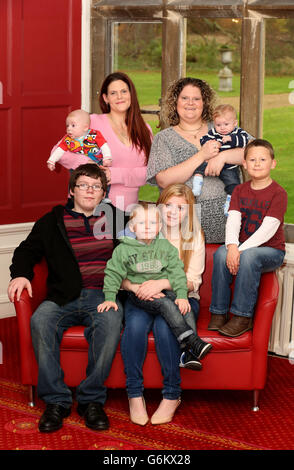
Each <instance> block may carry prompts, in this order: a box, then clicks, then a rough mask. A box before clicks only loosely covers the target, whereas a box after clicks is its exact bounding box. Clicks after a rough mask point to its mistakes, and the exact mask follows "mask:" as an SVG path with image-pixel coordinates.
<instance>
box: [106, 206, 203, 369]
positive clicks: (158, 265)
mask: <svg viewBox="0 0 294 470" xmlns="http://www.w3.org/2000/svg"><path fill="white" fill-rule="evenodd" d="M160 229H161V217H160V212H159V209H158V208H157V207H156V206H155V205H154V204H147V203H140V204H137V205H136V206H135V207H134V209H133V210H132V212H131V214H130V220H129V230H130V232H132V233H133V234H134V236H135V238H133V237H130V236H124V237H122V238H121V239H120V241H121V243H120V244H119V245H118V246H117V247H116V248H115V250H114V251H113V254H112V258H111V259H110V260H109V261H108V263H107V266H106V268H105V276H104V287H103V292H104V295H105V301H104V302H103V303H102V304H100V305H98V307H97V310H98V312H103V311H105V310H106V311H108V310H109V309H110V308H114V309H115V310H117V304H116V295H117V293H118V291H119V289H120V287H121V283H122V281H123V280H124V279H128V280H129V281H131V282H132V283H134V284H138V285H139V284H141V283H143V282H144V281H148V280H158V279H168V280H169V282H170V284H171V287H172V289H173V290H172V291H168V290H164V291H163V293H162V296H159V297H158V298H155V297H154V298H153V299H152V300H142V299H139V298H138V297H137V296H136V295H135V294H134V293H133V292H129V297H130V300H131V301H132V302H133V303H134V304H135V305H136V306H137V307H139V308H142V309H143V310H146V311H148V312H150V313H151V314H153V315H162V316H163V318H164V319H165V321H166V322H167V324H168V325H169V327H170V328H171V330H172V332H173V333H174V335H175V336H176V338H177V340H178V341H179V343H180V346H181V348H182V349H184V350H185V351H189V352H190V354H189V355H188V356H187V357H189V364H187V365H185V364H181V366H182V367H185V366H186V367H187V368H191V369H195V370H196V369H198V368H199V367H198V365H199V362H198V361H197V360H195V361H193V356H194V357H195V359H201V358H203V357H204V356H205V355H206V354H207V353H208V351H209V350H210V349H211V347H212V346H211V344H209V343H206V342H204V341H202V340H201V339H200V338H199V336H197V335H196V334H195V333H194V331H193V330H192V329H191V327H190V326H188V324H187V323H186V321H185V319H184V315H185V314H186V313H187V312H188V311H190V309H191V307H190V304H189V301H188V297H187V278H186V274H185V271H184V265H183V262H182V261H181V260H180V258H179V254H178V250H177V249H176V248H175V247H174V246H173V245H172V244H171V243H170V242H169V241H168V240H167V239H166V238H164V237H163V236H162V235H161V234H160ZM191 354H192V358H191Z"/></svg>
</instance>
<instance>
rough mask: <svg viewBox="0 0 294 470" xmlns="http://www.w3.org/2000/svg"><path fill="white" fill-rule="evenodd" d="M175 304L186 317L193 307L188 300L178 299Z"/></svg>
mask: <svg viewBox="0 0 294 470" xmlns="http://www.w3.org/2000/svg"><path fill="white" fill-rule="evenodd" d="M175 304H176V305H177V306H178V307H179V310H180V312H181V314H182V315H186V313H188V312H190V310H191V305H190V303H189V300H187V299H176V300H175Z"/></svg>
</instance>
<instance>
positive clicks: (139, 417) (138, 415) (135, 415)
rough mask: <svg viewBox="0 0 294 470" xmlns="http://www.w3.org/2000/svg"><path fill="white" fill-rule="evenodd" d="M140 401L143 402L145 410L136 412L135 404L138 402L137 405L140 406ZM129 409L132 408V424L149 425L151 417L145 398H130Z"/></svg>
mask: <svg viewBox="0 0 294 470" xmlns="http://www.w3.org/2000/svg"><path fill="white" fill-rule="evenodd" d="M139 401H142V404H143V410H140V411H136V410H134V408H135V407H134V404H136V402H137V405H138V404H139V403H138V402H139ZM132 404H133V406H132ZM129 408H130V420H131V421H132V423H134V424H139V425H140V426H145V425H146V424H147V423H148V421H149V416H148V414H147V411H146V403H145V400H144V397H135V398H129Z"/></svg>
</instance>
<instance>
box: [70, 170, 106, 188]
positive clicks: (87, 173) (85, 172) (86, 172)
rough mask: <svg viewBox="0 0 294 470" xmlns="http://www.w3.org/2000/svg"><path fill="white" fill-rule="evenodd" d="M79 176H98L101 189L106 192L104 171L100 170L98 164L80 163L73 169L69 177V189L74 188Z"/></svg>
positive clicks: (96, 177) (95, 177)
mask: <svg viewBox="0 0 294 470" xmlns="http://www.w3.org/2000/svg"><path fill="white" fill-rule="evenodd" d="M80 176H89V178H94V179H96V180H97V179H98V178H100V181H101V184H102V188H103V191H104V192H106V189H107V179H106V175H105V172H104V171H103V170H101V168H99V166H98V165H95V163H85V164H84V165H80V166H78V167H77V168H76V169H75V170H73V172H72V174H71V175H70V179H69V189H70V190H71V191H73V190H74V188H75V185H76V183H77V180H78V178H79V177H80Z"/></svg>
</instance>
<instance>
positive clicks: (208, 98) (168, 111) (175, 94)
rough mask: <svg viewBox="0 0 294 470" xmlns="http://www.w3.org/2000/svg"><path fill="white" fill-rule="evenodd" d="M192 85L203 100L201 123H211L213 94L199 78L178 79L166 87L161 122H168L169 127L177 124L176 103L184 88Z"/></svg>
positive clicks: (208, 86)
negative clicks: (197, 89)
mask: <svg viewBox="0 0 294 470" xmlns="http://www.w3.org/2000/svg"><path fill="white" fill-rule="evenodd" d="M187 85H192V86H194V87H196V88H199V90H200V92H201V95H202V100H203V112H202V119H203V121H206V122H208V121H212V112H213V107H214V102H215V92H214V90H213V89H212V88H211V87H210V85H208V83H207V82H205V81H204V80H200V79H199V78H191V77H186V78H180V79H179V80H176V81H175V82H173V83H171V85H170V86H169V87H168V90H167V93H166V96H165V98H164V99H163V103H162V107H161V113H160V117H161V120H163V121H165V122H168V123H169V125H170V126H176V125H177V124H179V121H180V118H179V115H178V113H177V102H178V98H179V95H180V93H181V91H182V90H183V89H184V87H185V86H187Z"/></svg>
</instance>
